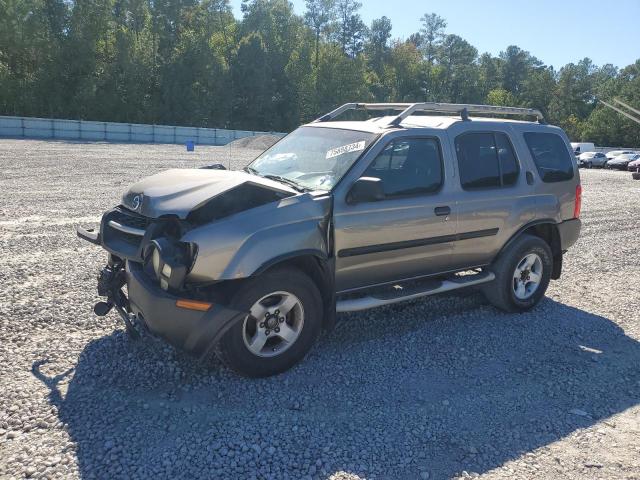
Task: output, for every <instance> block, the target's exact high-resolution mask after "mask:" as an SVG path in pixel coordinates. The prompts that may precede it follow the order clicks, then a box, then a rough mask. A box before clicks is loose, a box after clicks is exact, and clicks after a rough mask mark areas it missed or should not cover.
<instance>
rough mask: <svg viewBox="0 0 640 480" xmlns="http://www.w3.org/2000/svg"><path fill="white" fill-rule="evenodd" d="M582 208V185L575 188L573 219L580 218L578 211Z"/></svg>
mask: <svg viewBox="0 0 640 480" xmlns="http://www.w3.org/2000/svg"><path fill="white" fill-rule="evenodd" d="M581 208H582V185H577V186H576V203H575V206H574V207H573V218H580V209H581Z"/></svg>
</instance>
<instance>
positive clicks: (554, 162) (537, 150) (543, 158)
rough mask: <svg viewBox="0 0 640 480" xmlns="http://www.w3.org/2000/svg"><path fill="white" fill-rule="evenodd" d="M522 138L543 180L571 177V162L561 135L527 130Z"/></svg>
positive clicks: (561, 179)
mask: <svg viewBox="0 0 640 480" xmlns="http://www.w3.org/2000/svg"><path fill="white" fill-rule="evenodd" d="M524 139H525V141H526V142H527V146H528V147H529V151H530V152H531V156H532V157H533V161H534V162H535V163H536V167H537V168H538V173H539V174H540V178H542V181H543V182H548V183H550V182H563V181H565V180H571V179H572V178H573V162H572V161H571V157H570V156H569V151H568V150H567V146H566V144H565V143H564V140H563V139H562V137H560V136H559V135H556V134H555V133H540V132H527V133H525V134H524Z"/></svg>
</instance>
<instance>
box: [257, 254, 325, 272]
mask: <svg viewBox="0 0 640 480" xmlns="http://www.w3.org/2000/svg"><path fill="white" fill-rule="evenodd" d="M309 256H311V257H316V258H317V259H318V260H321V261H323V262H326V261H327V260H329V257H327V254H326V253H325V252H323V251H322V250H316V249H312V248H307V249H303V250H294V251H292V252H287V253H285V254H283V255H278V256H276V257H273V258H271V259H269V260H267V261H266V262H264V263H263V264H262V265H260V266H259V267H258V268H257V269H256V271H255V272H253V273H252V274H251V275H250V276H251V277H255V276H257V275H260V274H261V273H264V272H266V271H267V270H268V269H270V268H271V267H274V266H275V265H277V264H279V263H282V262H286V261H287V260H293V259H295V258H299V257H309Z"/></svg>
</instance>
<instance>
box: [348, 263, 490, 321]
mask: <svg viewBox="0 0 640 480" xmlns="http://www.w3.org/2000/svg"><path fill="white" fill-rule="evenodd" d="M495 278H496V276H495V275H494V274H493V272H481V273H478V274H475V275H465V276H458V277H453V278H449V279H446V280H426V281H424V282H421V283H419V284H418V285H415V286H412V287H409V288H405V287H403V286H401V285H396V286H395V287H394V290H391V291H390V290H387V291H379V292H377V293H375V294H369V295H365V296H362V297H355V298H354V297H351V298H346V299H343V300H338V301H337V302H336V311H337V312H338V313H344V312H359V311H360V310H368V309H370V308H376V307H382V306H384V305H391V304H393V303H400V302H405V301H407V300H414V299H416V298H421V297H427V296H429V295H436V294H438V293H444V292H450V291H452V290H458V289H460V288H465V287H472V286H474V285H481V284H483V283H487V282H491V281H492V280H494V279H495Z"/></svg>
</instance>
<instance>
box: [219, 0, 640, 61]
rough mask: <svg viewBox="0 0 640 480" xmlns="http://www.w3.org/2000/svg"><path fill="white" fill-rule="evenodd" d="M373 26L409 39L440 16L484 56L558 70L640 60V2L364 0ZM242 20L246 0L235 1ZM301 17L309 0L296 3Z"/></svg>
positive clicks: (364, 12)
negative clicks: (520, 57)
mask: <svg viewBox="0 0 640 480" xmlns="http://www.w3.org/2000/svg"><path fill="white" fill-rule="evenodd" d="M360 2H361V3H362V4H363V7H362V10H361V14H362V17H363V19H364V20H365V22H366V23H367V24H370V22H371V20H372V19H374V18H378V17H381V16H383V15H386V16H387V17H389V18H390V19H391V22H392V24H393V36H394V37H395V38H397V37H399V38H406V37H408V36H409V35H411V34H412V33H413V32H416V31H418V30H419V28H420V17H421V16H422V14H424V13H426V12H435V13H437V14H438V15H440V16H442V17H444V18H445V19H446V20H447V23H448V27H447V32H448V33H455V34H457V35H460V36H461V37H463V38H464V39H465V40H467V41H468V42H469V43H471V44H472V45H473V46H475V47H476V48H477V49H478V50H479V51H480V53H482V52H490V53H492V54H494V55H497V54H498V53H499V52H500V51H501V50H504V49H505V48H506V47H507V46H508V45H518V46H519V47H520V48H522V49H524V50H528V51H530V52H531V53H532V54H533V55H535V56H536V57H538V58H539V59H540V60H542V61H543V62H544V63H546V64H547V65H553V66H554V67H556V68H559V67H561V66H562V65H564V64H566V63H569V62H577V61H578V60H580V59H582V58H584V57H590V58H591V59H592V60H593V61H594V63H596V65H604V64H606V63H612V64H614V65H616V66H618V67H624V66H626V65H629V64H630V63H633V62H635V61H636V60H637V59H639V58H640V0H609V1H601V0H600V1H596V0H582V1H578V0H536V1H531V0H529V1H526V2H525V1H521V0H511V1H509V0H489V1H479V0H475V1H474V0H426V1H425V0H360ZM231 4H232V5H233V7H234V11H235V14H236V16H237V17H240V15H241V12H240V4H241V1H240V0H231ZM293 4H294V8H295V11H296V13H299V14H302V13H303V12H304V10H305V8H304V4H305V2H304V0H293Z"/></svg>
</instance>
